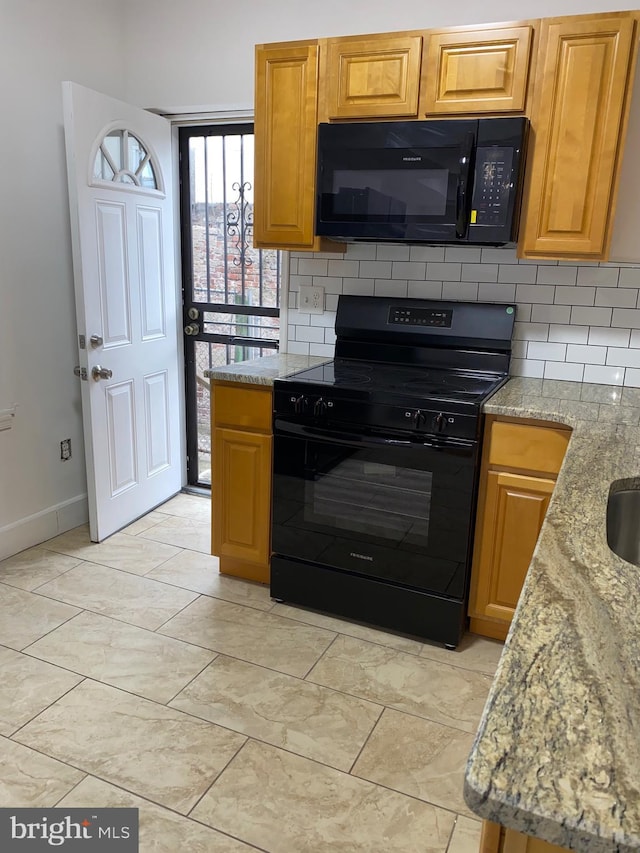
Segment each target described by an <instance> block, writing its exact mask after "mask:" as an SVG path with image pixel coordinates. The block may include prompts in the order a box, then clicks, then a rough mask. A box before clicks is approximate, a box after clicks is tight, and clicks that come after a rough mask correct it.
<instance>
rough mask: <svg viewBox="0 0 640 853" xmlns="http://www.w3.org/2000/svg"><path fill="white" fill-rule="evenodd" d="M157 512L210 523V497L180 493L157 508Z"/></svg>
mask: <svg viewBox="0 0 640 853" xmlns="http://www.w3.org/2000/svg"><path fill="white" fill-rule="evenodd" d="M158 511H159V512H163V513H166V514H167V515H177V516H181V517H182V518H193V519H196V520H197V521H205V522H206V523H207V524H210V523H211V497H210V496H209V497H207V496H205V495H202V496H200V495H187V494H184V493H181V494H179V495H176V496H175V497H174V498H171V500H170V501H167V502H166V503H164V504H162V506H159V507H158Z"/></svg>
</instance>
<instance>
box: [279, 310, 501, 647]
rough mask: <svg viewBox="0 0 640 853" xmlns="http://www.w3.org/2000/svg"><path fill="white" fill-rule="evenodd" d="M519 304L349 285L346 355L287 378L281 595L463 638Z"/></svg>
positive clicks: (343, 317) (427, 633) (445, 638)
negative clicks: (487, 431) (487, 456)
mask: <svg viewBox="0 0 640 853" xmlns="http://www.w3.org/2000/svg"><path fill="white" fill-rule="evenodd" d="M514 319H515V307H514V306H513V305H500V304H487V303H467V302H442V301H431V300H417V299H394V298H391V297H358V296H341V297H340V298H339V302H338V310H337V315H336V336H337V340H336V355H335V358H334V359H333V360H332V361H328V362H326V363H324V364H320V365H318V366H316V367H312V368H309V369H307V370H303V371H299V372H297V373H294V374H292V375H291V376H289V377H286V378H285V379H279V380H276V381H275V383H274V471H273V474H274V476H273V521H272V548H273V552H274V555H273V557H272V562H271V594H272V596H273V597H274V598H276V599H279V600H283V601H288V602H289V603H292V604H296V603H297V604H300V605H305V606H308V607H314V608H316V609H319V610H324V611H327V612H331V613H335V614H337V615H342V616H345V617H348V618H353V619H358V620H362V621H365V622H368V623H371V624H375V625H379V626H381V627H387V628H391V629H394V630H398V631H402V632H405V633H409V634H414V635H417V636H420V637H424V638H426V639H431V640H436V641H441V642H444V643H445V644H446V645H448V646H452V647H453V646H455V645H456V644H457V643H458V641H459V639H460V636H461V633H462V631H463V629H464V625H465V621H466V601H467V597H468V585H469V571H470V562H471V549H472V539H473V524H474V518H475V504H476V492H477V484H478V469H479V447H480V439H481V433H482V405H483V403H484V402H485V401H486V400H487V399H488V398H489V397H490V396H491V394H493V393H494V392H495V390H496V389H497V388H499V387H500V386H501V385H502V384H503V383H504V382H506V380H507V378H508V370H509V359H510V354H511V336H512V332H513V323H514Z"/></svg>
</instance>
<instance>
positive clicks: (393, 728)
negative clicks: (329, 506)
mask: <svg viewBox="0 0 640 853" xmlns="http://www.w3.org/2000/svg"><path fill="white" fill-rule="evenodd" d="M208 550H209V502H208V501H207V500H206V499H204V498H199V497H195V496H191V495H178V496H177V497H175V498H174V499H172V500H171V501H169V502H168V503H166V504H164V505H163V506H162V507H160V508H159V509H158V510H156V511H154V512H152V513H150V514H149V515H147V516H146V517H145V518H143V519H141V520H140V521H137V522H136V523H135V524H133V525H131V526H130V527H129V528H127V529H126V530H125V531H123V532H122V533H118V534H116V535H114V536H112V537H111V538H110V539H108V540H107V541H106V542H104V543H102V544H100V545H94V544H92V543H90V542H89V538H88V531H87V529H86V528H84V527H81V528H77V529H76V530H72V531H70V532H68V533H65V534H63V535H62V536H58V537H57V538H55V539H52V540H50V541H48V542H45V543H44V544H43V545H41V546H38V547H36V548H31V549H30V550H28V551H25V552H23V553H22V554H19V555H17V556H15V557H12V558H10V559H8V560H5V561H3V562H0V672H1V674H2V677H1V681H0V684H1V687H0V766H1V767H2V772H1V773H0V806H43V807H46V806H55V805H65V806H69V807H71V806H78V807H92V806H93V807H99V806H117V805H122V806H137V807H139V809H140V850H141V851H142V852H143V853H146V852H147V851H162V853H165V851H166V853H177V851H187V850H188V851H190V853H193V851H195V853H222V851H224V853H232V852H233V853H240V851H251V850H262V851H269V853H322V851H329V850H331V851H336V850H340V851H343V853H350V852H351V851H371V853H396V851H397V853H400V851H402V853H405V851H406V853H477V850H478V843H479V837H480V823H479V822H478V821H477V820H476V819H474V817H473V815H472V814H471V813H470V812H469V811H468V809H467V808H466V806H465V804H464V800H463V798H462V776H463V770H464V764H465V761H466V757H467V755H468V753H469V750H470V748H471V743H472V740H473V733H474V731H475V729H476V726H477V723H478V720H479V718H480V714H481V712H482V707H483V704H484V701H485V698H486V695H487V691H488V688H489V684H490V681H491V676H492V673H493V672H494V671H495V667H496V665H497V662H498V658H499V655H500V651H501V645H500V644H499V643H495V642H493V641H490V640H483V639H481V638H478V637H472V636H467V637H466V638H465V641H464V642H463V644H462V645H461V647H460V648H459V649H458V650H457V651H455V652H447V651H446V650H444V649H442V648H439V647H436V646H432V645H429V644H426V643H421V642H417V641H416V640H413V639H408V638H406V637H402V636H396V635H393V634H387V633H385V632H382V631H377V630H374V629H371V628H367V627H364V626H362V625H356V624H351V623H349V622H344V621H341V620H338V619H334V618H330V617H328V616H324V615H321V614H318V613H314V612H309V611H305V610H300V609H297V608H294V607H290V606H287V605H284V604H275V603H274V602H273V601H272V600H271V599H270V598H269V590H268V588H266V587H263V586H261V585H259V584H252V583H248V582H244V581H241V580H237V579H235V578H227V577H223V576H220V575H219V573H218V565H217V560H216V558H215V557H211V556H210V555H209V554H208Z"/></svg>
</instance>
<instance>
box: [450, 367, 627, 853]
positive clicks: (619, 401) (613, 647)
mask: <svg viewBox="0 0 640 853" xmlns="http://www.w3.org/2000/svg"><path fill="white" fill-rule="evenodd" d="M485 412H486V413H488V414H498V415H506V416H511V417H516V418H533V419H536V420H543V421H550V422H554V423H558V424H563V425H566V426H569V427H571V429H572V435H571V439H570V442H569V445H568V448H567V453H566V456H565V459H564V462H563V465H562V468H561V471H560V473H559V475H558V479H557V482H556V486H555V489H554V492H553V495H552V498H551V501H550V504H549V508H548V511H547V515H546V518H545V522H544V524H543V527H542V530H541V532H540V536H539V539H538V543H537V545H536V549H535V552H534V555H533V559H532V562H531V565H530V567H529V571H528V574H527V577H526V580H525V584H524V587H523V590H522V593H521V596H520V600H519V603H518V608H517V610H516V614H515V617H514V620H513V623H512V625H511V629H510V631H509V635H508V637H507V640H506V643H505V647H504V650H503V653H502V657H501V659H500V663H499V666H498V669H497V672H496V676H495V679H494V681H493V683H492V686H491V689H490V692H489V696H488V699H487V702H486V704H485V708H484V712H483V715H482V718H481V721H480V725H479V728H478V731H477V734H476V738H475V741H474V744H473V747H472V750H471V754H470V756H469V760H468V763H467V767H466V772H465V782H464V794H465V800H466V802H467V805H468V806H469V807H470V808H471V810H472V811H473V812H475V813H476V814H477V815H479V816H480V817H483V818H485V819H487V820H491V821H494V822H496V823H500V824H502V825H503V826H506V827H508V828H511V829H515V830H518V831H520V832H524V833H527V834H529V835H533V836H537V837H539V838H542V839H544V840H546V841H549V842H551V843H553V844H557V845H561V846H563V847H568V848H570V849H575V850H580V851H588V853H612V851H622V852H623V853H626V851H632V850H640V702H639V701H638V697H640V631H638V629H637V627H636V623H637V616H638V613H640V569H638V568H637V567H636V566H633V565H631V564H630V563H627V562H626V561H625V560H622V559H621V558H619V557H617V556H616V555H615V554H614V553H613V552H612V551H611V550H610V549H609V547H608V545H607V540H606V504H607V498H608V495H609V490H610V486H611V483H613V482H615V481H616V480H625V479H627V480H630V481H631V482H632V483H633V482H635V480H634V478H636V477H638V475H640V426H639V424H640V390H639V389H621V388H618V387H613V386H603V385H588V384H582V383H574V382H564V381H563V382H554V381H543V380H536V379H526V378H515V379H511V380H510V381H509V382H508V383H507V384H506V385H505V386H504V387H503V388H501V389H500V390H499V391H498V392H497V393H496V394H495V395H494V396H493V397H492V398H491V400H490V401H489V402H488V403H487V404H486V405H485Z"/></svg>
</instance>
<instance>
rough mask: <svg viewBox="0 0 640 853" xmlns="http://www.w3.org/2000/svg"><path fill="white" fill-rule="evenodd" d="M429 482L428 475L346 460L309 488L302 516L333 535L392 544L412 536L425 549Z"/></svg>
mask: <svg viewBox="0 0 640 853" xmlns="http://www.w3.org/2000/svg"><path fill="white" fill-rule="evenodd" d="M432 483H433V473H432V472H431V471H419V470H416V469H414V468H405V467H402V466H400V465H389V464H386V463H382V462H375V461H372V460H370V459H367V458H366V457H364V458H362V456H360V455H349V456H347V458H345V459H339V460H338V461H337V462H336V463H335V464H334V465H332V467H330V468H329V469H328V470H326V471H325V473H324V475H323V476H322V478H321V479H319V480H318V482H316V483H313V484H307V500H308V502H305V514H306V516H307V520H308V521H312V522H314V523H319V524H326V525H329V526H331V527H332V528H335V529H337V530H348V531H351V532H353V533H364V534H366V535H367V536H371V537H374V538H376V537H380V538H383V539H388V540H391V541H392V542H396V543H401V542H402V541H403V540H405V539H406V538H407V537H409V536H410V537H411V538H412V539H413V540H414V541H416V540H422V541H423V542H424V543H425V544H426V542H427V539H428V536H429V512H430V509H431V489H432Z"/></svg>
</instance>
